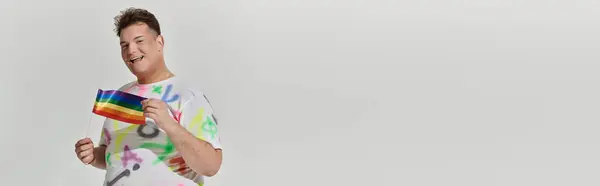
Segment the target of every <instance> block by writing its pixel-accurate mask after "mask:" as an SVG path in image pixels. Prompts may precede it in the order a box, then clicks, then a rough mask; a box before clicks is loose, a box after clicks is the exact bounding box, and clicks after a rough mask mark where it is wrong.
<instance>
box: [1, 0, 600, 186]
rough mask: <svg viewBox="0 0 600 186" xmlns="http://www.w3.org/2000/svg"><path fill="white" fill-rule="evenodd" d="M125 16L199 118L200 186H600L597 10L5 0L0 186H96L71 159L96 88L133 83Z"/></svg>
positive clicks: (590, 2) (524, 0)
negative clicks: (215, 137)
mask: <svg viewBox="0 0 600 186" xmlns="http://www.w3.org/2000/svg"><path fill="white" fill-rule="evenodd" d="M130 6H135V7H140V8H147V9H148V10H150V11H151V12H153V13H155V14H156V16H157V17H158V19H159V21H160V23H161V25H162V29H163V32H164V36H165V44H166V46H165V47H166V49H165V52H166V58H167V63H168V66H169V67H170V68H171V69H172V70H173V71H175V72H176V73H177V74H178V75H180V76H183V77H186V78H191V79H194V80H197V84H198V85H199V86H201V87H202V88H203V91H204V92H206V93H207V95H208V98H209V99H210V101H211V102H212V103H213V106H214V109H215V111H216V113H217V116H218V120H219V127H220V128H219V129H220V133H221V140H222V143H223V146H224V163H223V167H222V169H221V172H220V173H219V174H218V175H217V176H215V177H212V178H211V179H209V180H207V184H206V185H208V186H266V185H268V186H280V185H286V186H305V185H323V186H330V185H346V186H350V185H352V186H354V185H356V186H358V185H389V186H397V185H407V186H408V185H410V186H425V185H427V186H433V185H436V186H437V185H444V186H445V185H456V186H483V185H502V186H533V185H544V186H549V185H556V186H563V185H578V186H582V185H598V184H600V180H599V179H598V175H599V174H600V147H599V146H598V143H599V141H600V135H598V131H599V130H600V125H599V122H600V117H599V115H598V113H599V112H600V106H599V105H600V97H599V96H598V95H600V88H598V87H599V86H598V83H597V82H598V80H600V73H598V71H599V70H600V62H598V59H599V57H600V56H599V55H600V53H599V52H598V50H599V49H600V48H599V47H598V46H599V45H598V43H599V42H600V37H599V35H600V34H599V33H600V24H599V23H600V12H599V11H598V8H600V1H597V0H587V1H583V0H582V1H573V0H569V1H567V0H563V1H537V0H519V1H500V0H495V1H494V0H463V1H444V0H424V1H399V0H389V1H367V0H362V1H354V0H346V1H341V0H319V1H316V0H285V1H277V0H252V1H240V0H229V1H212V0H206V1H169V2H167V1H111V2H109V1H75V0H69V1H67V0H56V1H36V2H34V1H23V0H19V1H16V0H9V1H2V2H1V3H0V25H1V26H0V34H1V35H2V44H1V45H0V56H1V61H2V64H1V68H0V69H1V73H0V81H1V82H2V84H1V85H2V91H0V94H1V100H0V103H2V107H0V111H1V115H0V117H1V119H2V130H0V134H1V135H0V147H2V152H1V153H0V165H2V167H3V168H2V170H0V171H1V174H0V180H1V181H2V185H46V186H82V185H85V186H88V185H89V186H95V185H101V184H102V181H103V172H102V171H100V170H96V169H94V168H92V167H87V166H84V165H83V164H81V163H80V162H79V161H78V159H77V158H76V156H75V153H74V149H73V147H74V143H75V142H76V141H77V140H78V139H80V138H83V137H85V136H86V128H87V127H88V119H89V118H90V116H92V113H91V110H92V104H93V101H94V98H95V94H96V90H97V89H98V88H103V89H115V88H118V87H119V86H121V85H123V84H124V83H127V82H129V81H132V80H133V76H132V75H131V74H130V73H129V71H128V70H127V68H126V67H125V65H124V64H123V62H122V61H121V59H120V53H119V45H118V38H117V36H116V35H115V33H114V32H113V28H114V26H113V17H114V16H116V15H117V14H118V12H119V11H120V10H123V9H125V8H127V7H130ZM102 120H103V118H102V117H99V116H95V115H94V116H93V119H92V125H91V127H90V130H89V132H88V133H87V135H88V136H89V137H91V138H92V139H94V140H95V142H97V141H98V139H99V136H100V129H101V125H102Z"/></svg>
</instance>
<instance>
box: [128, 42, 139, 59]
mask: <svg viewBox="0 0 600 186" xmlns="http://www.w3.org/2000/svg"><path fill="white" fill-rule="evenodd" d="M137 51H138V48H137V45H135V44H129V46H128V47H127V54H128V55H130V56H131V55H134V54H135V53H136V52H137Z"/></svg>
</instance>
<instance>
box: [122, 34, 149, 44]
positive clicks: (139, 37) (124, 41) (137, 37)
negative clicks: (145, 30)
mask: <svg viewBox="0 0 600 186" xmlns="http://www.w3.org/2000/svg"><path fill="white" fill-rule="evenodd" d="M140 37H144V36H137V37H135V38H133V40H136V39H138V38H140ZM123 43H125V41H121V42H120V43H119V44H123Z"/></svg>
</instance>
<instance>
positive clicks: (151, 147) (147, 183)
mask: <svg viewBox="0 0 600 186" xmlns="http://www.w3.org/2000/svg"><path fill="white" fill-rule="evenodd" d="M119 90H121V91H125V92H128V93H131V94H135V95H138V96H142V97H146V98H157V99H161V100H163V101H165V102H166V103H167V104H169V106H170V107H171V108H172V114H171V116H172V117H173V118H175V120H177V121H179V123H180V124H181V125H182V126H184V127H185V128H186V129H187V130H188V131H189V132H190V133H192V134H193V135H195V136H196V137H197V138H199V139H202V140H204V141H206V142H208V143H210V144H211V145H212V146H213V147H214V148H217V149H220V148H221V144H220V142H219V135H218V133H217V120H216V118H215V115H214V114H213V110H212V107H211V105H210V103H209V102H208V99H207V98H206V96H204V94H203V93H202V92H199V91H197V90H196V89H192V88H190V87H188V86H186V85H185V84H183V83H182V82H181V81H179V80H178V78H177V77H173V78H170V79H167V80H164V81H161V82H156V83H152V84H144V85H141V84H138V83H136V82H132V83H129V84H126V85H125V86H123V87H121V88H120V89H119ZM102 130H103V131H102V135H101V139H100V145H106V146H107V148H106V154H105V159H106V165H107V168H106V175H105V182H104V185H105V186H141V185H143V186H153V185H156V186H192V185H194V186H197V185H203V184H204V177H203V176H202V175H200V174H198V173H196V172H194V171H193V170H192V169H191V168H189V167H188V166H187V165H186V163H185V161H184V160H183V158H182V157H181V155H180V154H179V153H178V152H177V150H176V149H175V146H174V145H173V143H172V142H171V141H170V139H169V138H168V137H167V135H166V133H165V132H164V131H163V130H162V129H160V128H158V127H157V126H156V124H155V123H154V121H153V120H152V119H150V118H146V124H145V125H135V124H129V123H124V122H120V121H116V120H112V119H106V121H105V122H104V126H103V129H102Z"/></svg>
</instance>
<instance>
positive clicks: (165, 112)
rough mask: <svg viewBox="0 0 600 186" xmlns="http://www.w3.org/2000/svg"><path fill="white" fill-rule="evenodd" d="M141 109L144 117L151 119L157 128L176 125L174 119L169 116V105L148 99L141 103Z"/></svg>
mask: <svg viewBox="0 0 600 186" xmlns="http://www.w3.org/2000/svg"><path fill="white" fill-rule="evenodd" d="M142 109H143V110H144V116H146V117H149V118H152V119H153V120H154V123H156V125H158V127H160V128H163V129H164V127H165V125H169V124H172V123H176V122H177V121H175V119H174V118H173V117H171V116H170V115H169V113H170V110H169V105H167V103H165V102H164V101H162V100H159V99H154V98H148V99H145V100H144V101H142Z"/></svg>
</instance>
